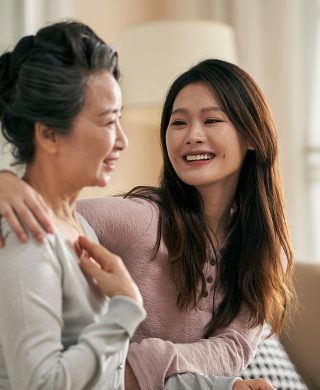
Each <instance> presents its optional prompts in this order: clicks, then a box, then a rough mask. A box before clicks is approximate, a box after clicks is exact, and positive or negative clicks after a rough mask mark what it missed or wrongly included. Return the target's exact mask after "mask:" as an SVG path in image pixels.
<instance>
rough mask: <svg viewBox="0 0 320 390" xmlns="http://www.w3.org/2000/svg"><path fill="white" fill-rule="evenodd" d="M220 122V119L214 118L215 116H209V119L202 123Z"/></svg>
mask: <svg viewBox="0 0 320 390" xmlns="http://www.w3.org/2000/svg"><path fill="white" fill-rule="evenodd" d="M220 122H222V120H220V119H215V118H209V119H206V120H205V122H204V123H205V124H207V125H211V124H214V123H220Z"/></svg>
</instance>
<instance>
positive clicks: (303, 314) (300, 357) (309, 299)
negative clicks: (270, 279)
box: [281, 262, 320, 389]
mask: <svg viewBox="0 0 320 390" xmlns="http://www.w3.org/2000/svg"><path fill="white" fill-rule="evenodd" d="M295 287H296V291H297V295H298V299H299V303H298V310H297V311H296V312H295V313H294V314H293V318H292V320H291V321H288V324H287V325H286V328H285V330H284V332H283V335H282V337H281V340H282V342H283V344H284V346H285V348H286V351H287V352H288V354H289V356H290V358H291V360H292V361H293V363H294V364H295V365H296V367H297V369H298V370H299V373H300V374H301V375H302V377H303V378H304V380H305V382H306V383H307V385H308V386H309V388H310V389H320V263H305V262H296V263H295Z"/></svg>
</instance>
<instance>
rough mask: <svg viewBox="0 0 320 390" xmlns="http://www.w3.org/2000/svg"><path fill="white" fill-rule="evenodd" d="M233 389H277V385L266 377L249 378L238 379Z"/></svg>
mask: <svg viewBox="0 0 320 390" xmlns="http://www.w3.org/2000/svg"><path fill="white" fill-rule="evenodd" d="M232 390H275V387H273V386H272V384H271V383H270V382H269V381H268V380H267V379H264V378H259V379H248V380H240V379H239V380H237V381H236V382H235V383H234V384H233V386H232Z"/></svg>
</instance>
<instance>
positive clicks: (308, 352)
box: [239, 262, 320, 390]
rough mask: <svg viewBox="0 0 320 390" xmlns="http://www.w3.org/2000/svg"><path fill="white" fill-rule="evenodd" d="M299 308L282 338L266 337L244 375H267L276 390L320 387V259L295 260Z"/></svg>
mask: <svg viewBox="0 0 320 390" xmlns="http://www.w3.org/2000/svg"><path fill="white" fill-rule="evenodd" d="M294 283H295V288H296V292H297V297H298V303H297V305H296V310H295V311H294V312H293V313H292V315H291V316H290V319H288V320H287V322H286V323H285V326H284V329H283V332H282V334H281V335H280V338H279V337H278V336H277V335H273V336H272V337H266V336H267V335H268V334H269V333H270V329H271V328H270V326H268V325H266V326H265V329H264V332H263V335H262V341H261V342H260V344H259V345H258V348H257V351H256V354H255V356H254V358H253V359H252V360H251V362H250V364H249V365H248V367H247V368H246V369H245V370H244V371H242V372H241V373H240V374H239V375H240V376H241V377H242V378H244V379H251V378H259V377H264V378H267V379H268V380H269V381H270V382H271V383H272V384H273V386H274V387H275V388H276V389H277V390H307V389H309V390H320V357H319V356H318V351H320V263H318V264H310V263H306V262H295V265H294Z"/></svg>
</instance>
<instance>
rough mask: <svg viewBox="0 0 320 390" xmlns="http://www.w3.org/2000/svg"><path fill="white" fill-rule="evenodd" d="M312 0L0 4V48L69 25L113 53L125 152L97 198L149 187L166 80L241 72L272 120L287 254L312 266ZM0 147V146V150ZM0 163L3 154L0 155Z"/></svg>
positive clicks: (316, 54) (317, 222)
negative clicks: (203, 67) (257, 89)
mask: <svg viewBox="0 0 320 390" xmlns="http://www.w3.org/2000/svg"><path fill="white" fill-rule="evenodd" d="M319 2H320V0H91V1H88V0H0V49H1V52H2V51H4V50H7V49H10V48H12V46H13V45H14V43H15V42H16V41H17V40H18V39H19V38H20V37H21V36H23V35H25V34H29V33H35V32H36V31H37V30H38V29H39V28H40V27H42V26H43V25H44V24H46V23H49V22H54V21H57V20H60V19H63V18H69V17H71V18H76V19H78V20H80V21H82V22H84V23H87V24H88V25H89V26H90V27H92V28H93V29H94V30H95V31H96V32H97V33H98V35H100V36H101V38H103V39H104V40H105V41H107V42H109V43H112V44H113V45H114V46H116V47H117V49H118V51H119V57H120V67H121V69H122V80H121V84H122V88H123V93H124V112H123V120H122V124H123V127H124V129H125V131H126V133H127V136H128V138H129V148H128V150H127V151H125V152H124V153H123V158H122V160H121V162H120V163H119V165H118V169H117V171H116V172H115V174H114V177H113V178H112V181H111V183H110V185H109V186H108V188H106V189H101V188H90V189H86V190H85V191H84V192H83V193H82V195H81V196H82V197H95V196H105V195H106V194H114V193H118V192H121V191H126V190H129V189H130V188H132V187H133V186H135V185H141V184H145V185H146V184H147V185H156V184H157V180H158V175H159V172H160V169H161V156H160V148H159V137H158V128H159V114H160V108H161V103H162V101H163V99H164V95H165V90H166V88H167V86H168V85H169V84H170V82H171V81H172V79H173V78H174V77H175V76H176V75H177V74H178V73H180V72H182V71H183V70H185V69H186V68H187V67H189V66H191V65H193V64H194V63H196V62H197V61H199V60H201V59H203V58H205V57H220V58H225V59H227V60H229V61H232V62H235V63H237V64H238V65H240V66H241V67H242V68H244V69H245V70H246V71H248V72H249V73H250V74H251V76H253V78H254V79H255V80H256V81H257V83H258V84H259V85H260V86H261V88H262V90H263V91H264V94H265V95H266V98H267V101H268V102H269V104H270V107H271V110H272V112H273V116H274V120H275V123H276V127H277V130H278V137H279V142H280V163H281V171H282V178H283V183H284V189H285V196H286V205H287V215H288V219H289V224H290V232H291V236H292V239H293V242H294V249H295V252H296V256H297V257H299V258H300V259H305V260H312V261H315V262H317V261H318V262H320V123H319V122H320V114H319V113H320V30H319V18H320V12H319V10H320V7H319V5H320V4H319ZM2 144H3V142H2ZM0 159H2V163H3V162H4V161H5V160H8V155H5V154H3V153H2V157H0Z"/></svg>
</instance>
